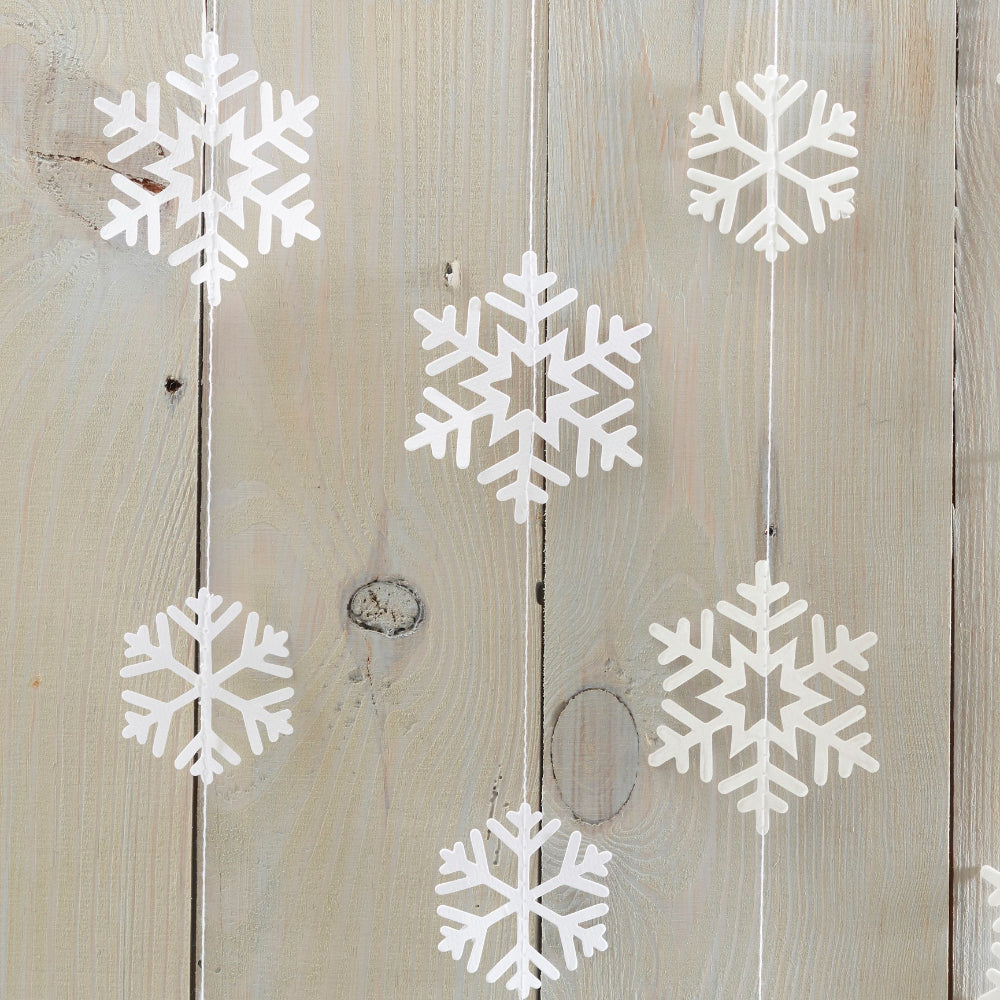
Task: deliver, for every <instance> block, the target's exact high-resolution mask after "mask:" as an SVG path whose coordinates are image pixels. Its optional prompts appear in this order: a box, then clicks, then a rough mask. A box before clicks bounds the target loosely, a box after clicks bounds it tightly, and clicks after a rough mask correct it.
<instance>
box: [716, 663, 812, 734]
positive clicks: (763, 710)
mask: <svg viewBox="0 0 1000 1000" xmlns="http://www.w3.org/2000/svg"><path fill="white" fill-rule="evenodd" d="M777 668H778V664H776V663H771V664H770V667H769V669H768V670H767V671H766V676H765V674H764V673H762V672H760V671H759V670H758V669H757V667H756V666H755V665H752V664H747V665H746V666H745V667H744V671H743V672H744V675H745V681H744V684H743V686H742V687H741V688H739V689H737V690H736V691H734V692H732V693H731V694H730V695H729V698H730V700H731V701H733V702H734V703H735V704H737V705H739V706H740V707H741V708H742V709H743V711H744V729H745V731H746V733H747V734H748V735H752V736H755V737H756V738H758V739H768V738H772V737H773V736H774V735H777V734H778V733H783V732H784V729H785V727H784V723H783V721H782V718H781V713H782V711H783V710H784V709H785V708H787V707H788V706H789V705H794V704H795V702H796V701H797V700H798V699H797V698H796V697H795V695H793V694H789V693H788V692H787V691H783V690H782V689H781V683H780V680H779V678H780V676H781V671H780V670H778V669H777Z"/></svg>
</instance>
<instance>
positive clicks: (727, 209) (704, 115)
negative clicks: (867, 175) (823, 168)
mask: <svg viewBox="0 0 1000 1000" xmlns="http://www.w3.org/2000/svg"><path fill="white" fill-rule="evenodd" d="M754 83H756V84H757V89H758V91H759V93H757V92H756V91H754V90H751V88H750V87H748V86H747V85H746V84H745V83H743V82H740V83H738V84H737V85H736V92H737V93H738V94H739V95H740V96H741V97H742V98H743V100H745V101H746V102H747V104H749V105H750V107H752V108H753V109H754V110H755V111H757V112H758V113H759V114H760V115H761V116H763V118H764V122H765V127H766V131H765V139H764V145H763V146H758V145H755V144H754V143H752V142H751V141H750V140H749V139H746V138H744V137H743V136H742V135H741V134H740V130H739V127H738V125H737V124H736V115H735V113H734V111H733V102H732V98H730V96H729V94H728V93H727V92H726V91H723V92H722V93H721V94H720V95H719V107H720V108H721V109H722V121H721V122H719V121H716V118H715V112H714V110H713V109H712V107H711V106H710V105H705V108H704V109H703V110H702V111H701V112H700V113H698V112H694V113H692V114H691V115H690V116H689V118H690V120H691V125H692V129H691V138H692V139H701V138H703V137H705V136H710V137H711V138H709V139H708V140H707V141H706V142H703V143H702V144H701V145H699V146H692V147H691V150H690V152H689V153H688V155H689V156H690V158H691V159H692V160H700V159H702V158H704V157H706V156H713V155H714V154H715V153H719V152H722V151H723V150H727V149H732V150H736V151H737V152H739V153H742V154H744V155H745V156H746V157H747V158H748V159H749V160H750V161H751V166H749V167H748V168H747V169H746V170H745V171H744V172H743V173H742V174H740V175H739V176H738V177H735V178H729V177H721V176H719V175H718V174H712V173H709V172H707V171H705V170H698V169H696V168H694V167H692V168H691V169H690V170H689V171H688V177H689V178H690V179H691V180H692V181H695V182H696V183H698V184H702V185H704V186H705V187H706V188H708V190H701V189H699V188H695V189H694V190H693V191H692V192H691V205H690V208H689V211H690V212H691V214H692V215H700V216H701V217H702V218H704V219H706V220H707V221H708V222H711V221H712V220H713V219H714V218H715V211H716V208H717V207H718V205H719V203H720V202H721V203H722V216H721V218H720V220H719V232H721V233H728V232H730V231H731V230H732V228H733V219H734V217H735V215H736V204H737V201H738V200H739V196H740V192H741V191H742V190H743V189H744V188H746V187H748V186H749V185H750V184H752V183H753V182H754V181H756V180H759V179H761V178H763V179H764V183H765V196H766V203H765V205H764V207H763V208H762V209H761V210H760V212H758V213H757V215H755V216H754V217H753V218H752V219H751V220H750V221H749V222H748V223H747V224H746V225H745V226H744V227H743V228H742V229H741V230H740V231H739V232H738V233H737V234H736V242H737V243H746V242H747V241H748V240H751V239H753V238H754V237H756V236H759V239H758V240H757V242H756V243H755V244H754V249H755V250H761V251H763V252H764V254H765V255H766V256H767V259H768V260H769V261H774V260H776V259H777V257H778V254H779V253H784V252H785V251H787V250H788V249H789V243H788V240H787V239H786V238H785V236H786V234H787V235H788V236H790V237H791V238H792V239H793V240H795V241H796V242H797V243H800V244H803V243H806V242H808V237H807V236H806V233H805V230H804V229H802V228H801V227H800V226H799V225H798V223H796V222H795V220H794V219H793V218H792V217H791V216H790V215H789V214H788V213H787V212H786V211H785V210H784V209H782V207H781V201H780V198H779V193H778V187H779V179H780V178H784V179H785V180H788V181H791V183H792V184H795V185H797V186H798V187H800V188H801V189H802V190H803V191H804V192H805V195H806V199H807V201H808V203H809V215H810V217H811V219H812V225H813V229H814V230H815V231H816V232H817V233H822V232H825V230H826V217H825V215H824V210H823V206H824V203H825V204H826V206H827V211H828V212H829V213H830V219H831V220H832V221H834V222H835V221H837V220H838V219H845V218H848V217H849V216H850V215H852V214H853V213H854V189H853V188H839V189H838V188H836V185H838V184H841V183H843V182H844V181H848V180H851V179H852V178H854V177H857V176H858V171H857V168H856V167H843V168H842V169H840V170H835V171H833V172H832V173H829V174H824V175H823V176H822V177H809V176H807V175H806V174H804V173H802V171H801V170H798V169H796V168H795V167H794V166H792V162H791V161H792V160H794V159H795V158H796V157H798V156H801V155H802V154H803V153H805V152H806V151H807V150H810V149H816V150H821V151H823V152H827V153H835V154H837V155H839V156H846V157H855V156H857V155H858V151H857V149H855V148H854V146H851V145H849V144H848V143H846V142H840V141H838V140H837V139H836V138H834V137H835V136H844V137H850V136H853V135H854V118H855V114H854V112H853V111H845V110H844V109H843V107H841V105H839V104H834V106H833V108H832V109H831V110H830V117H829V118H827V119H826V120H824V117H823V116H824V113H825V111H826V96H827V95H826V91H825V90H821V91H819V92H818V93H817V94H816V98H815V100H814V101H813V107H812V115H811V116H810V118H809V125H808V127H807V129H806V133H805V135H803V136H801V137H800V138H798V139H796V140H795V141H794V142H791V143H789V144H788V145H786V146H782V145H781V137H780V135H779V125H780V122H781V119H782V117H783V116H784V114H785V113H786V112H787V111H788V109H789V108H791V107H792V105H794V104H795V103H796V102H797V101H798V99H799V98H800V97H801V96H802V95H803V94H804V93H805V92H806V90H807V89H808V86H807V84H806V82H805V81H804V80H800V81H799V82H798V83H796V84H795V85H794V86H792V87H791V88H790V89H789V90H787V91H786V90H785V87H786V86H787V85H788V77H787V76H785V75H784V74H780V75H779V73H778V70H777V67H775V66H768V68H767V71H766V72H765V73H763V74H761V73H757V74H756V75H755V76H754Z"/></svg>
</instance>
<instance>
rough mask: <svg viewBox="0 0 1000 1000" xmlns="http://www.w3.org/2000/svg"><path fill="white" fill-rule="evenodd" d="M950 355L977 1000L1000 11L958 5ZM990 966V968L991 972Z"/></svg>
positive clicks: (967, 955)
mask: <svg viewBox="0 0 1000 1000" xmlns="http://www.w3.org/2000/svg"><path fill="white" fill-rule="evenodd" d="M959 42H960V46H959V50H958V56H959V58H958V129H957V135H958V159H957V164H958V192H957V194H958V197H957V214H956V236H957V251H958V257H957V269H956V351H955V599H954V609H955V610H954V614H955V643H954V661H953V662H954V675H955V677H954V697H955V728H954V750H953V762H954V763H953V778H954V798H953V810H954V813H953V845H954V846H953V856H952V866H953V872H952V912H953V914H954V940H953V950H952V955H953V993H954V996H955V997H957V998H961V1000H966V998H975V997H979V996H981V995H982V994H984V993H985V992H986V991H987V986H988V983H987V979H986V970H987V969H988V968H990V967H991V965H992V967H994V968H997V967H1000V962H998V961H997V960H996V959H993V958H992V956H991V955H990V944H991V943H992V942H993V941H994V940H996V938H997V935H995V934H994V932H993V930H992V924H993V921H994V920H995V919H996V918H997V916H1000V914H998V913H997V910H996V909H995V908H991V907H989V906H988V905H987V897H988V895H989V892H988V889H987V888H986V886H985V885H984V884H983V882H982V880H981V879H980V876H979V870H980V868H981V866H982V865H984V864H988V865H991V866H992V867H994V868H997V867H1000V862H998V858H1000V796H998V789H1000V766H998V751H1000V742H998V737H997V725H996V718H997V713H998V712H1000V700H998V699H1000V690H998V686H997V677H998V673H997V670H998V662H1000V660H998V656H997V652H998V639H1000V632H998V625H997V614H996V601H997V595H998V593H1000V546H998V542H997V532H996V512H997V509H998V506H997V505H998V500H1000V465H998V455H1000V386H998V384H997V371H998V364H1000V340H998V338H1000V324H998V315H1000V294H998V291H997V275H998V274H1000V230H998V227H997V225H996V220H997V218H998V217H1000V176H998V171H997V169H996V163H997V159H998V154H1000V86H997V83H996V76H997V72H998V70H1000V65H998V64H1000V58H998V55H997V54H998V52H1000V10H998V9H997V7H996V5H995V4H991V3H979V2H973V0H963V2H962V3H960V4H959ZM991 959H992V961H991Z"/></svg>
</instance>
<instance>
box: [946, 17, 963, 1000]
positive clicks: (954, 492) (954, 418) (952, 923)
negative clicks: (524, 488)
mask: <svg viewBox="0 0 1000 1000" xmlns="http://www.w3.org/2000/svg"><path fill="white" fill-rule="evenodd" d="M961 28H962V25H961V0H955V105H954V107H955V114H954V119H953V129H952V144H953V147H954V149H953V161H954V172H953V175H952V177H953V181H952V185H953V201H954V214H953V219H952V258H951V263H952V287H951V309H952V334H951V607H950V612H951V613H950V620H949V622H948V640H949V648H950V651H951V664H950V666H951V677H950V679H949V700H950V704H949V706H948V709H949V710H948V781H949V785H950V787H949V789H948V998H949V1000H954V998H955V930H956V920H955V907H956V899H955V864H956V857H955V797H956V782H955V763H956V761H955V757H956V755H955V663H956V656H955V611H956V608H955V595H956V593H957V587H956V576H957V570H958V566H957V561H956V559H955V550H956V538H955V525H956V517H955V515H956V511H957V499H958V488H957V487H958V461H957V456H958V434H957V430H958V415H957V412H956V404H957V397H956V393H955V384H956V379H957V377H958V333H959V326H958V121H959V119H958V116H959V110H960V109H959V100H960V94H961V91H960V86H959V74H960V72H961V60H960V51H961V43H962V31H961Z"/></svg>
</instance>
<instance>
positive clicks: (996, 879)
mask: <svg viewBox="0 0 1000 1000" xmlns="http://www.w3.org/2000/svg"><path fill="white" fill-rule="evenodd" d="M997 82H998V83H1000V79H998V80H997ZM980 874H981V875H982V877H983V881H984V882H985V883H986V884H987V885H988V886H989V887H990V889H991V890H992V891H991V892H990V897H989V904H990V906H997V907H1000V872H998V871H997V870H996V869H995V868H991V867H990V866H989V865H983V867H982V870H981V871H980ZM993 933H994V934H995V935H1000V917H998V918H997V919H996V920H995V921H994V922H993ZM990 954H991V955H992V956H993V957H994V958H995V959H998V960H1000V941H994V942H993V944H992V945H991V947H990ZM986 978H987V979H988V980H989V981H990V985H991V986H992V989H991V990H989V992H987V993H983V994H982V995H981V996H980V997H979V1000H1000V969H987V970H986Z"/></svg>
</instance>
